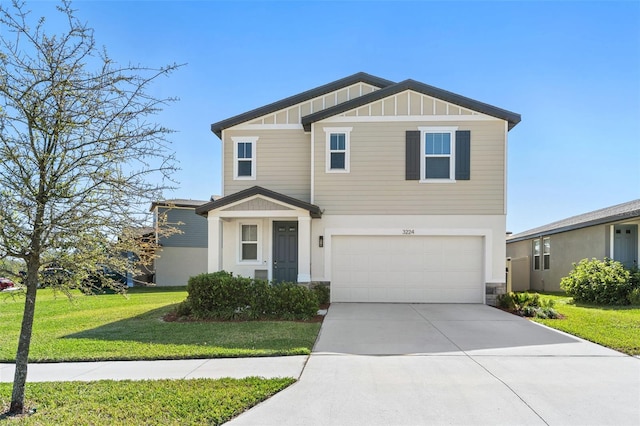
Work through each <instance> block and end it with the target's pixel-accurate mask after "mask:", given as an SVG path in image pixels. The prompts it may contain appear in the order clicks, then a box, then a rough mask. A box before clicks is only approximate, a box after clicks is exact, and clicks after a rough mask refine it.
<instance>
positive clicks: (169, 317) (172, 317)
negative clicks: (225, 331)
mask: <svg viewBox="0 0 640 426" xmlns="http://www.w3.org/2000/svg"><path fill="white" fill-rule="evenodd" d="M329 306H330V304H326V305H320V309H325V310H326V309H329ZM162 320H163V321H165V322H248V321H249V320H220V319H196V318H193V317H181V316H178V314H177V313H176V312H169V313H167V314H165V315H164V316H163V317H162ZM323 320H324V315H316V316H314V317H313V318H311V319H308V320H304V321H303V320H291V321H293V322H308V323H314V322H322V321H323ZM251 321H289V320H274V319H257V320H251Z"/></svg>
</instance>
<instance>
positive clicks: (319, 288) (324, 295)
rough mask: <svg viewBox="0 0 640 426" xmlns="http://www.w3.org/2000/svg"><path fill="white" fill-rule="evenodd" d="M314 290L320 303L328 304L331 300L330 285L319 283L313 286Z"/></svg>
mask: <svg viewBox="0 0 640 426" xmlns="http://www.w3.org/2000/svg"><path fill="white" fill-rule="evenodd" d="M313 292H314V293H315V294H316V297H317V298H318V303H320V304H321V305H327V304H329V302H330V301H331V297H330V296H331V293H330V290H329V286H328V285H322V284H318V285H316V286H315V287H313Z"/></svg>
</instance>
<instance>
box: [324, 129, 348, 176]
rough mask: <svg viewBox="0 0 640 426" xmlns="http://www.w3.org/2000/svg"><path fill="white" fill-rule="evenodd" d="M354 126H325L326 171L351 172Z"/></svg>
mask: <svg viewBox="0 0 640 426" xmlns="http://www.w3.org/2000/svg"><path fill="white" fill-rule="evenodd" d="M351 129H352V127H325V129H324V131H325V134H326V172H327V173H349V163H350V154H349V153H350V148H351V147H350V145H351V141H350V139H351V138H350V134H351Z"/></svg>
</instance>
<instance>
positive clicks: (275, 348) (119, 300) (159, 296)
mask: <svg viewBox="0 0 640 426" xmlns="http://www.w3.org/2000/svg"><path fill="white" fill-rule="evenodd" d="M74 296H75V297H74V299H73V300H72V301H71V302H70V301H69V299H68V298H67V297H66V296H64V295H63V294H61V293H57V294H56V293H54V292H53V290H51V289H40V290H38V299H37V301H36V315H35V321H34V326H33V337H32V343H31V351H30V356H29V359H30V362H58V361H98V360H143V359H144V360H148V359H184V358H217V357H248V356H277V355H306V354H309V353H310V352H311V348H312V347H313V344H314V342H315V340H316V337H317V335H318V332H319V330H320V324H319V323H310V322H286V321H256V322H165V321H163V320H162V317H163V316H164V315H165V314H166V313H168V312H170V311H171V310H172V309H174V308H175V306H176V305H177V304H178V303H180V302H182V301H183V300H184V299H185V298H186V297H187V292H186V290H185V288H184V287H177V288H166V287H155V288H154V287H151V288H133V289H130V290H129V293H128V297H126V298H125V297H123V296H122V295H117V294H104V295H98V296H84V295H82V294H81V293H80V292H77V293H74ZM23 308H24V297H22V296H16V295H13V294H6V293H0V324H1V326H2V333H0V362H13V361H15V355H16V349H17V344H18V335H19V333H20V325H21V320H22V310H23Z"/></svg>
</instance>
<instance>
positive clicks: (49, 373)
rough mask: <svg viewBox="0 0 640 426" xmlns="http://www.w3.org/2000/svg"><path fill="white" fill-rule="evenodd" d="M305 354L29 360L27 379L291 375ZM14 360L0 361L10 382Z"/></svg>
mask: <svg viewBox="0 0 640 426" xmlns="http://www.w3.org/2000/svg"><path fill="white" fill-rule="evenodd" d="M307 358H308V356H307V355H299V356H283V357H262V358H216V359H186V360H161V361H96V362H59V363H46V364H29V370H28V374H27V381H28V382H57V381H72V380H79V381H93V380H145V379H152V380H154V379H196V378H210V379H218V378H222V377H232V378H243V377H250V376H259V377H264V378H275V377H294V378H296V379H298V378H299V377H300V374H301V373H302V369H303V368H304V365H305V363H306V362H307ZM14 371H15V365H14V364H6V363H5V364H0V382H13V375H14Z"/></svg>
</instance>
